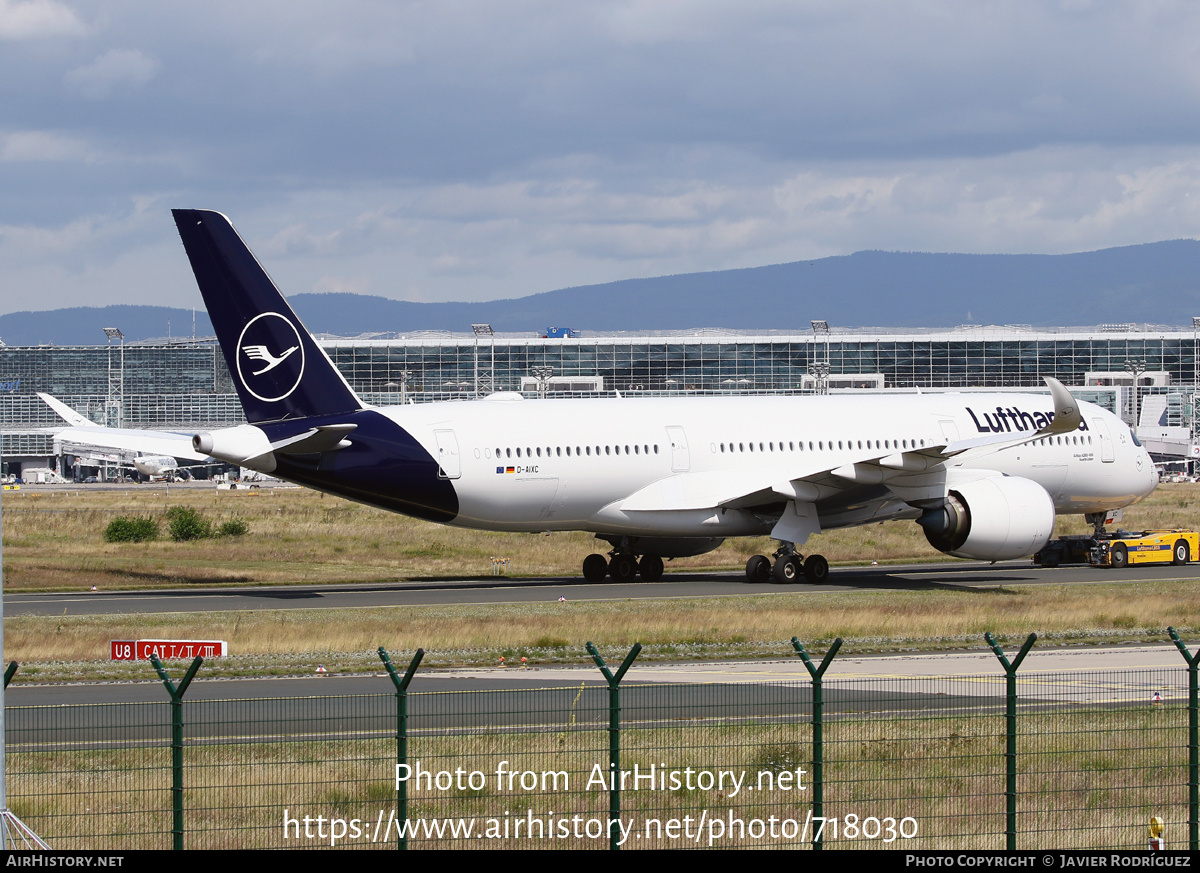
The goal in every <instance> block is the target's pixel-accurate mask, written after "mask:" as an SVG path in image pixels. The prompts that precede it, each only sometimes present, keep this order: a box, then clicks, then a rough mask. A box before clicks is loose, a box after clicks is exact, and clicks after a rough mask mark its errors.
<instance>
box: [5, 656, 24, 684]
mask: <svg viewBox="0 0 1200 873" xmlns="http://www.w3.org/2000/svg"><path fill="white" fill-rule="evenodd" d="M20 666H21V665H20V664H18V663H17V662H16V661H9V663H8V669H7V670H5V671H4V687H5V688H7V687H8V683H9V682H11V681H12V677H13V676H16V675H17V668H18V667H20Z"/></svg>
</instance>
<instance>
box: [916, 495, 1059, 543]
mask: <svg viewBox="0 0 1200 873" xmlns="http://www.w3.org/2000/svg"><path fill="white" fill-rule="evenodd" d="M917 524H919V525H921V527H922V528H924V530H925V539H927V540H928V541H929V544H930V545H931V546H933V547H934V548H935V549H937V550H938V551H939V552H945V553H946V554H948V555H954V556H955V557H957V558H975V559H976V560H983V561H1007V560H1011V559H1013V558H1023V557H1026V556H1028V555H1032V554H1033V553H1034V552H1036V551H1038V550H1039V549H1040V548H1041V547H1042V546H1044V545H1045V544H1046V543H1047V542H1048V541H1049V539H1050V535H1051V534H1052V533H1053V532H1054V501H1053V500H1052V499H1051V498H1050V495H1049V494H1048V493H1047V492H1046V489H1045V488H1043V487H1042V486H1041V485H1039V484H1038V483H1037V482H1034V481H1033V480H1031V479H1021V478H1019V477H1014V476H996V477H992V478H987V479H976V480H973V481H970V482H963V483H962V484H961V485H958V486H956V487H955V488H954V489H953V490H951V491H950V494H949V495H948V496H947V498H946V501H945V502H944V503H943V504H942V505H941V506H937V507H934V508H933V509H929V510H927V511H926V512H925V514H924V515H922V516H921V517H920V518H918V519H917Z"/></svg>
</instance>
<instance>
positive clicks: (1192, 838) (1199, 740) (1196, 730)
mask: <svg viewBox="0 0 1200 873" xmlns="http://www.w3.org/2000/svg"><path fill="white" fill-rule="evenodd" d="M1167 633H1169V634H1170V635H1171V639H1172V640H1174V641H1175V646H1176V648H1178V649H1179V652H1180V654H1182V655H1183V659H1184V660H1185V661H1187V665H1188V843H1189V845H1190V847H1191V850H1192V851H1193V852H1195V851H1197V849H1200V709H1198V708H1197V698H1198V697H1200V694H1198V693H1197V689H1200V682H1198V681H1197V676H1196V667H1197V664H1198V663H1200V651H1197V652H1196V654H1195V655H1192V654H1189V653H1188V650H1187V646H1185V645H1184V644H1183V640H1181V639H1179V634H1177V633H1175V628H1173V627H1169V628H1167Z"/></svg>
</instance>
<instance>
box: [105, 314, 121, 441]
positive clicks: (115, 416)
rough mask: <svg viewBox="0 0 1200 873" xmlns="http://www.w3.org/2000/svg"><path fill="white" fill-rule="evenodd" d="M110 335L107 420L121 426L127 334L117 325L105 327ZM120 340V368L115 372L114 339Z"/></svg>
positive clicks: (112, 424) (110, 423) (111, 425)
mask: <svg viewBox="0 0 1200 873" xmlns="http://www.w3.org/2000/svg"><path fill="white" fill-rule="evenodd" d="M104 335H105V336H106V337H108V408H107V409H106V410H105V420H106V421H107V422H108V426H109V427H121V419H122V415H121V409H122V407H123V406H124V405H125V334H123V333H121V329H120V328H117V327H106V328H104ZM113 340H120V347H121V352H120V357H121V364H120V369H119V370H118V371H117V372H116V373H115V374H114V373H113V365H112V341H113Z"/></svg>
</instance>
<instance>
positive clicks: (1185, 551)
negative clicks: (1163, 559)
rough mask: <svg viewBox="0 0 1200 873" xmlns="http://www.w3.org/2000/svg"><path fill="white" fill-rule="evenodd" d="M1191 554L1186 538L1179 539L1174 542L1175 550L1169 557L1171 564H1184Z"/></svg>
mask: <svg viewBox="0 0 1200 873" xmlns="http://www.w3.org/2000/svg"><path fill="white" fill-rule="evenodd" d="M1191 556H1192V550H1191V549H1190V548H1188V544H1187V540H1180V541H1179V542H1177V543H1176V544H1175V551H1174V553H1173V556H1172V558H1171V563H1172V564H1176V565H1179V564H1186V563H1187V562H1188V559H1189V558H1191Z"/></svg>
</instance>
